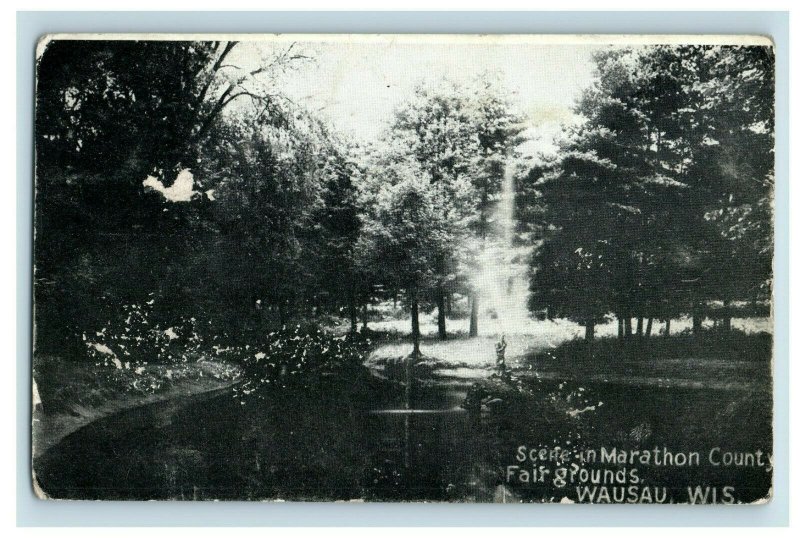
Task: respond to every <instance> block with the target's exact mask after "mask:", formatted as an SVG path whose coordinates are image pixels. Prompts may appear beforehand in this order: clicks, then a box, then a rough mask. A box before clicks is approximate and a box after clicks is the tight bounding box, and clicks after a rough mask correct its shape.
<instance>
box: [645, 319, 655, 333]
mask: <svg viewBox="0 0 800 538" xmlns="http://www.w3.org/2000/svg"><path fill="white" fill-rule="evenodd" d="M652 332H653V318H647V328H646V329H645V331H644V334H645V336H647V337H648V338H650V335H651V334H652Z"/></svg>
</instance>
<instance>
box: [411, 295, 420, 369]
mask: <svg viewBox="0 0 800 538" xmlns="http://www.w3.org/2000/svg"><path fill="white" fill-rule="evenodd" d="M411 340H412V341H413V342H414V351H413V358H414V359H415V360H416V359H417V358H419V302H418V301H417V294H416V292H411Z"/></svg>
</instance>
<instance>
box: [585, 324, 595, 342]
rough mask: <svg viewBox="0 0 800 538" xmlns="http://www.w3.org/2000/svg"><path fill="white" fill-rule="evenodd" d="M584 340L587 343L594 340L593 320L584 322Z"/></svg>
mask: <svg viewBox="0 0 800 538" xmlns="http://www.w3.org/2000/svg"><path fill="white" fill-rule="evenodd" d="M584 338H585V339H586V341H587V342H591V341H592V340H594V320H590V321H587V322H586V335H585V337H584Z"/></svg>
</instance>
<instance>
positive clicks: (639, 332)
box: [636, 316, 644, 338]
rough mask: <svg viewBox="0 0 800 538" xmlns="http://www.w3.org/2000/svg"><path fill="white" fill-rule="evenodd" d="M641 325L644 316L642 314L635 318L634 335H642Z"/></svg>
mask: <svg viewBox="0 0 800 538" xmlns="http://www.w3.org/2000/svg"><path fill="white" fill-rule="evenodd" d="M643 325H644V318H643V317H642V316H639V317H638V318H636V336H638V337H640V338H641V336H642V326H643Z"/></svg>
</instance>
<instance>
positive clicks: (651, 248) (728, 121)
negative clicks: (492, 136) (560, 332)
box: [526, 46, 773, 337]
mask: <svg viewBox="0 0 800 538" xmlns="http://www.w3.org/2000/svg"><path fill="white" fill-rule="evenodd" d="M595 61H596V62H597V65H598V71H597V76H598V78H597V82H596V83H595V85H594V86H592V87H591V88H590V89H589V90H587V91H586V93H585V94H584V95H583V96H582V98H581V100H580V101H579V102H578V104H577V106H576V110H577V111H578V112H580V113H581V114H582V115H583V116H584V117H585V119H586V121H585V122H584V123H583V124H582V125H580V126H579V127H577V128H574V129H573V130H572V131H571V132H570V134H569V137H568V139H567V141H565V143H564V144H563V147H562V153H561V155H560V156H559V157H558V158H556V159H555V160H553V161H552V162H550V163H547V165H546V166H544V167H542V169H541V170H538V171H533V172H532V173H531V174H529V175H528V176H527V179H526V181H527V183H528V185H529V186H528V187H527V190H528V191H533V192H536V193H537V195H538V200H539V202H540V203H541V204H542V205H543V206H544V210H543V211H542V212H540V213H538V214H535V217H534V218H536V219H538V220H539V227H540V228H541V229H544V230H547V232H546V237H545V242H546V248H545V247H543V248H542V249H541V250H540V252H539V253H538V254H537V256H536V257H535V261H534V265H533V267H532V274H533V280H532V293H533V295H532V303H531V306H532V307H539V306H547V307H549V308H552V309H554V310H555V311H563V312H566V313H567V315H569V316H571V317H573V318H577V319H581V318H583V320H584V321H582V322H583V323H590V322H591V320H592V319H593V318H594V317H596V316H600V315H601V314H603V313H605V312H607V311H613V312H615V313H616V315H617V318H618V319H624V320H625V321H624V323H620V331H619V334H620V336H629V335H630V334H631V332H632V330H631V323H630V317H631V316H635V317H638V323H637V334H639V335H642V333H643V328H642V326H643V319H644V318H645V317H646V318H648V324H647V325H648V330H647V334H649V327H651V326H652V319H653V318H654V317H655V318H660V319H666V320H669V319H670V318H671V317H673V316H675V315H677V314H678V313H680V312H686V311H689V312H691V313H692V315H693V316H694V320H695V321H694V327H695V330H697V331H699V330H700V328H701V321H702V317H703V316H704V315H705V314H704V311H705V308H706V304H707V303H708V301H710V300H713V299H719V298H722V300H723V302H724V304H725V306H726V307H727V305H728V303H729V302H730V301H731V300H732V299H733V298H734V297H739V296H741V295H742V294H748V293H752V290H753V288H754V287H757V285H754V284H753V283H754V282H757V281H761V282H763V281H764V280H765V279H766V278H768V275H769V269H767V268H766V265H767V264H765V263H763V262H764V261H765V260H766V258H767V256H768V255H769V246H768V245H770V244H771V239H770V237H771V236H770V235H769V234H770V233H771V231H770V229H769V225H768V224H767V223H768V222H770V217H769V215H770V214H771V212H770V210H769V209H768V208H767V205H768V204H766V203H764V200H767V199H769V193H770V191H771V178H772V175H771V174H772V156H771V147H772V139H771V131H772V128H771V123H770V122H771V115H770V114H771V110H772V99H771V96H770V91H771V90H770V89H769V88H771V87H773V86H772V82H771V80H770V76H771V73H772V70H771V63H770V62H771V52H770V51H767V50H766V49H763V48H759V47H752V48H739V47H694V46H687V47H661V46H657V47H643V48H640V49H614V48H612V49H609V50H606V51H603V52H600V53H598V54H597V55H596V56H595ZM749 147H755V148H758V149H759V150H760V151H757V152H755V154H751V153H750V152H748V151H746V150H745V148H749ZM745 230H750V231H751V232H752V234H753V235H750V240H749V241H742V242H741V243H740V242H739V241H738V240H739V239H743V238H744V236H745V235H746V234H747V232H745ZM755 236H758V237H761V240H760V241H759V240H758V239H756V237H755ZM753 244H757V245H760V247H757V248H756V249H753V248H752V247H748V245H753ZM601 245H602V246H601ZM578 249H580V253H581V256H577V257H576V256H572V255H571V254H570V253H572V254H575V253H577V252H578ZM754 250H758V251H760V254H756V253H755V252H754ZM601 252H602V256H603V257H604V258H605V259H606V262H604V264H599V263H597V262H596V261H594V262H593V265H592V267H594V268H595V269H597V270H598V271H599V272H587V271H586V253H590V256H589V259H590V260H597V259H599V256H600V255H601ZM765 254H766V255H767V256H765ZM570 259H571V261H570ZM757 259H758V260H762V261H761V262H751V261H750V260H757ZM555 261H558V263H557V264H555V265H554V262H555ZM759 263H760V264H759ZM602 267H605V268H607V269H610V270H608V271H607V272H608V278H609V282H608V283H607V284H602V285H601V284H600V283H599V282H598V279H600V280H602V274H604V273H605V272H606V269H601V268H602ZM756 267H758V269H757V268H756ZM556 268H560V270H561V272H562V275H561V276H562V277H563V278H564V279H566V280H567V281H570V280H569V279H573V278H575V275H580V282H582V284H580V286H578V287H577V288H575V289H574V290H573V291H572V292H571V293H570V292H569V290H566V291H564V292H563V293H562V294H561V295H552V294H550V295H548V293H547V290H546V289H540V285H545V286H546V285H547V283H548V282H552V281H557V280H558V277H557V276H555V275H554V274H553V273H554V271H556V270H557V269H556ZM539 272H541V273H539ZM537 275H538V276H537ZM584 285H586V286H593V287H596V290H597V291H596V293H597V294H599V295H601V296H603V297H605V298H607V303H606V302H605V301H603V300H597V298H594V297H593V296H591V294H590V296H588V297H587V296H586V294H585V293H586V292H585V290H584V289H583V288H582V286H584ZM578 290H580V291H578ZM587 310H588V313H587ZM726 316H728V317H726V319H729V312H727V310H726ZM725 326H726V327H729V326H730V323H729V321H726V323H725ZM590 334H591V331H590V330H589V326H588V325H587V337H589V335H590Z"/></svg>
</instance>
